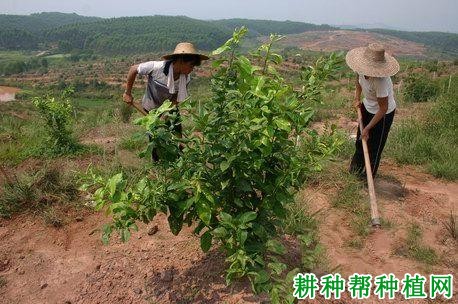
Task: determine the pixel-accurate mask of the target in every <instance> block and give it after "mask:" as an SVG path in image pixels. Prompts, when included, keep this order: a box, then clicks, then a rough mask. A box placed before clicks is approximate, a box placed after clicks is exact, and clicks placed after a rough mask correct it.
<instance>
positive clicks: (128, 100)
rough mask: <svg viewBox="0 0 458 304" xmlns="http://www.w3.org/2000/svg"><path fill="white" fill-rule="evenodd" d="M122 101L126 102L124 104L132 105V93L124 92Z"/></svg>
mask: <svg viewBox="0 0 458 304" xmlns="http://www.w3.org/2000/svg"><path fill="white" fill-rule="evenodd" d="M122 100H124V102H125V103H127V104H132V103H133V102H134V98H133V97H132V93H128V92H124V94H122Z"/></svg>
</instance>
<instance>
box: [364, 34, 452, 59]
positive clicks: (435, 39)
mask: <svg viewBox="0 0 458 304" xmlns="http://www.w3.org/2000/svg"><path fill="white" fill-rule="evenodd" d="M368 31H370V32H374V33H379V34H384V35H390V36H394V37H398V38H401V39H404V40H409V41H413V42H417V43H422V44H424V45H426V46H428V47H429V48H430V49H432V50H435V51H439V52H443V53H446V54H448V55H452V56H458V34H454V33H443V32H406V31H395V30H387V29H370V30H368Z"/></svg>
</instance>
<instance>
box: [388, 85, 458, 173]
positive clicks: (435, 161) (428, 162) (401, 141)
mask: <svg viewBox="0 0 458 304" xmlns="http://www.w3.org/2000/svg"><path fill="white" fill-rule="evenodd" d="M452 79H453V85H452V86H451V89H450V92H449V93H446V94H443V95H441V96H440V97H439V98H438V99H437V101H436V102H435V104H434V106H433V108H432V110H431V111H430V113H428V115H427V116H426V117H425V118H423V119H410V120H407V121H405V122H404V123H402V124H401V125H399V126H397V127H396V128H395V129H394V134H393V135H392V136H391V138H390V139H389V141H390V143H389V144H388V147H387V152H388V153H389V155H390V156H391V157H393V158H394V159H395V160H396V161H397V162H398V163H400V164H414V165H422V166H424V167H425V168H426V170H427V171H428V172H430V173H431V174H433V175H434V176H436V177H440V178H444V179H448V180H456V179H458V153H456V151H458V137H457V136H456V134H458V103H457V102H456V100H457V99H458V89H457V87H458V77H453V78H452Z"/></svg>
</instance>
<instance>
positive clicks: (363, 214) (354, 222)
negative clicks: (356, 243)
mask: <svg viewBox="0 0 458 304" xmlns="http://www.w3.org/2000/svg"><path fill="white" fill-rule="evenodd" d="M334 179H335V183H336V186H337V192H336V194H335V195H334V196H333V197H332V199H331V204H332V206H333V207H336V208H339V209H344V210H345V211H347V212H349V213H350V214H351V215H352V217H351V220H350V225H351V227H352V230H353V231H354V232H356V234H357V235H358V236H360V237H366V236H367V235H368V234H369V233H370V210H369V204H368V203H367V202H366V201H365V200H366V199H367V198H366V197H364V196H363V194H362V184H361V182H360V181H359V180H358V179H357V178H356V177H355V176H353V175H352V174H350V173H347V172H343V171H341V172H339V174H338V176H335V177H334Z"/></svg>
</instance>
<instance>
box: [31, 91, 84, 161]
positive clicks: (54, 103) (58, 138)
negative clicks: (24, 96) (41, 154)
mask: <svg viewBox="0 0 458 304" xmlns="http://www.w3.org/2000/svg"><path fill="white" fill-rule="evenodd" d="M63 98H65V93H64V96H63ZM33 104H34V105H35V106H36V107H37V108H38V110H39V112H40V114H41V116H42V117H43V119H44V120H45V123H46V131H47V134H48V140H47V142H46V143H45V145H44V146H43V148H44V150H46V151H48V152H50V153H51V154H53V155H64V154H73V153H75V152H78V151H79V150H81V149H82V145H80V144H78V142H77V141H76V139H75V137H73V134H72V133H73V131H72V116H71V115H72V113H73V107H72V106H71V104H70V102H69V100H68V99H65V100H64V101H58V100H56V99H55V98H51V97H48V98H41V97H35V98H34V99H33Z"/></svg>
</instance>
